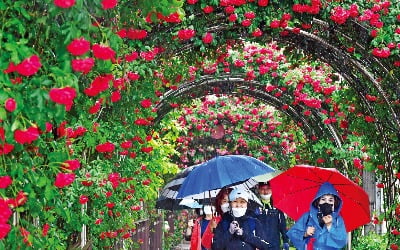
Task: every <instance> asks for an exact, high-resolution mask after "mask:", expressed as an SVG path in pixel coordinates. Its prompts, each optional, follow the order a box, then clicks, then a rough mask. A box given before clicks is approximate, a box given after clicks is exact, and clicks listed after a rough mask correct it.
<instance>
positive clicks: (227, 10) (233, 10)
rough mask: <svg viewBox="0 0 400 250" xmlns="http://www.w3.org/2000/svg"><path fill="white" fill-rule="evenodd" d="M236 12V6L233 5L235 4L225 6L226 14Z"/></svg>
mask: <svg viewBox="0 0 400 250" xmlns="http://www.w3.org/2000/svg"><path fill="white" fill-rule="evenodd" d="M234 12H235V7H233V6H231V5H230V6H227V7H225V13H226V14H232V13H234Z"/></svg>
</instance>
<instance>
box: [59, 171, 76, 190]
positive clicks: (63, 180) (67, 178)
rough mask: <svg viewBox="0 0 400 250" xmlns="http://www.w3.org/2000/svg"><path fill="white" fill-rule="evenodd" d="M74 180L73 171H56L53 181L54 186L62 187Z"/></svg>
mask: <svg viewBox="0 0 400 250" xmlns="http://www.w3.org/2000/svg"><path fill="white" fill-rule="evenodd" d="M74 180H75V174H74V173H58V174H57V176H56V180H55V182H54V186H56V187H58V188H63V187H66V186H69V185H70V184H71V183H72V182H74Z"/></svg>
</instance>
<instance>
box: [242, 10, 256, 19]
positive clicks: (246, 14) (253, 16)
mask: <svg viewBox="0 0 400 250" xmlns="http://www.w3.org/2000/svg"><path fill="white" fill-rule="evenodd" d="M244 17H246V18H247V19H253V18H255V17H256V14H254V12H253V11H250V12H246V13H244Z"/></svg>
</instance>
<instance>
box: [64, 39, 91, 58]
mask: <svg viewBox="0 0 400 250" xmlns="http://www.w3.org/2000/svg"><path fill="white" fill-rule="evenodd" d="M67 50H68V52H69V53H71V55H73V56H81V55H83V54H85V53H86V52H88V51H89V50H90V42H89V41H87V40H85V38H83V37H81V38H76V39H74V40H72V42H71V43H70V44H68V46H67Z"/></svg>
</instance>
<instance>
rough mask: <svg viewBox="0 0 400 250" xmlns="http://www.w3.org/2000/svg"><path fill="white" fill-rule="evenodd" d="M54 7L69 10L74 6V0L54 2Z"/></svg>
mask: <svg viewBox="0 0 400 250" xmlns="http://www.w3.org/2000/svg"><path fill="white" fill-rule="evenodd" d="M54 5H55V6H57V7H60V8H64V9H66V8H71V7H72V6H74V5H75V0H54Z"/></svg>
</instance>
